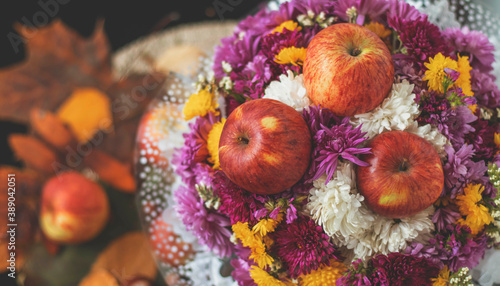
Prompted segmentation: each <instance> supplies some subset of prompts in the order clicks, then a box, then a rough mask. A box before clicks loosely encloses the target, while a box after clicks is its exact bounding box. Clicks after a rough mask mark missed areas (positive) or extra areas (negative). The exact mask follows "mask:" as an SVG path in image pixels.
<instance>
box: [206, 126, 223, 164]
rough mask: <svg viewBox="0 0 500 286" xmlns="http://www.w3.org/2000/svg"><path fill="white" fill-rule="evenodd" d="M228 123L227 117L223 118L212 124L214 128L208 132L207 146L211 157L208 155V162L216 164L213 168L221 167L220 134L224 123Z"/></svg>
mask: <svg viewBox="0 0 500 286" xmlns="http://www.w3.org/2000/svg"><path fill="white" fill-rule="evenodd" d="M225 123H226V119H225V118H222V120H221V121H220V122H217V123H215V124H214V126H212V130H210V132H209V133H208V139H207V148H208V153H209V154H210V157H208V162H209V163H211V164H214V166H213V168H214V169H215V170H218V169H219V168H220V161H219V141H220V135H221V133H222V128H224V124H225Z"/></svg>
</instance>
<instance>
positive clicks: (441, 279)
mask: <svg viewBox="0 0 500 286" xmlns="http://www.w3.org/2000/svg"><path fill="white" fill-rule="evenodd" d="M431 281H432V286H448V285H449V281H450V269H448V266H446V265H445V266H444V267H443V268H442V269H441V271H439V275H438V277H436V278H432V279H431Z"/></svg>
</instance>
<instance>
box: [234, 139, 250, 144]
mask: <svg viewBox="0 0 500 286" xmlns="http://www.w3.org/2000/svg"><path fill="white" fill-rule="evenodd" d="M237 140H238V144H245V145H246V144H248V142H250V140H248V138H245V137H238V139H237Z"/></svg>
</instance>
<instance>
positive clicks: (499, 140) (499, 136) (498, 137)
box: [493, 133, 500, 149]
mask: <svg viewBox="0 0 500 286" xmlns="http://www.w3.org/2000/svg"><path fill="white" fill-rule="evenodd" d="M493 138H494V140H495V145H497V148H498V149H500V133H495V135H494V137H493Z"/></svg>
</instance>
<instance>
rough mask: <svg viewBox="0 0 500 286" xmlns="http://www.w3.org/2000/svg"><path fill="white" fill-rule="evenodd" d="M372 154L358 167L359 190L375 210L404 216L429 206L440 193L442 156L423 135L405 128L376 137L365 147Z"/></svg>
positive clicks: (390, 214)
mask: <svg viewBox="0 0 500 286" xmlns="http://www.w3.org/2000/svg"><path fill="white" fill-rule="evenodd" d="M366 147H368V148H371V151H372V153H371V154H362V155H361V156H360V159H361V160H363V161H364V162H367V163H368V164H369V166H367V167H363V166H357V169H356V181H357V187H358V191H359V193H360V194H361V195H363V196H364V198H365V203H366V204H367V206H368V207H369V208H370V209H371V210H373V211H374V212H376V213H378V214H380V215H383V216H386V217H390V218H404V217H409V216H412V215H415V214H417V213H419V212H421V211H423V210H425V209H426V208H428V207H430V206H431V205H432V204H433V203H434V202H435V201H436V200H437V199H438V198H439V196H440V195H441V192H442V191H443V187H444V173H443V166H442V164H441V159H440V158H439V155H438V153H437V151H436V149H434V147H433V146H432V145H431V144H430V143H429V142H427V140H425V139H424V138H421V137H419V136H418V135H415V134H412V133H409V132H405V131H389V132H384V133H382V134H379V135H377V136H375V137H374V138H373V139H371V140H370V141H369V142H368V144H367V146H366Z"/></svg>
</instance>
